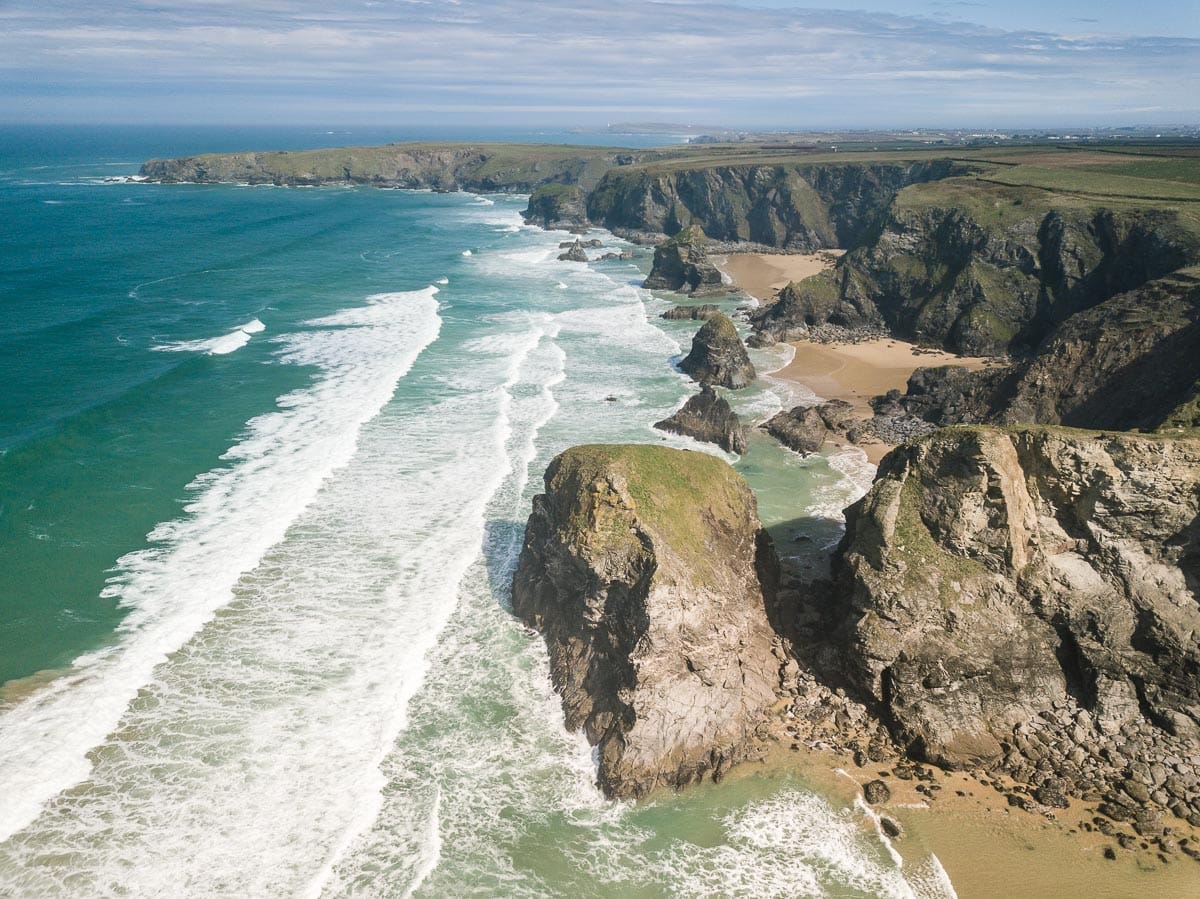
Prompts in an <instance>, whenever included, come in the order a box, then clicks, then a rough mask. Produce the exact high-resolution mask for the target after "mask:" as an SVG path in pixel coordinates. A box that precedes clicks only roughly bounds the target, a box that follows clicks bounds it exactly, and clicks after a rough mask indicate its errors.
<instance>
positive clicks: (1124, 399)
mask: <svg viewBox="0 0 1200 899" xmlns="http://www.w3.org/2000/svg"><path fill="white" fill-rule="evenodd" d="M1198 392H1200V269H1195V268H1192V269H1183V270H1180V271H1178V272H1175V273H1173V274H1171V275H1168V276H1166V277H1164V278H1159V279H1157V280H1154V281H1151V282H1149V283H1148V284H1146V285H1144V286H1142V287H1140V288H1138V289H1136V290H1132V291H1128V292H1126V293H1123V294H1119V295H1117V296H1115V297H1113V298H1111V299H1109V300H1107V301H1105V302H1103V303H1101V304H1100V305H1098V306H1095V307H1094V308H1092V309H1088V310H1086V311H1083V312H1080V313H1077V314H1075V315H1073V316H1071V317H1070V318H1068V319H1067V320H1066V321H1065V322H1063V323H1062V324H1060V325H1059V326H1058V327H1057V328H1056V329H1055V330H1054V331H1052V332H1051V334H1050V335H1049V336H1048V337H1047V338H1046V340H1045V341H1044V342H1043V343H1042V344H1041V345H1040V346H1039V347H1038V348H1037V350H1036V352H1035V353H1034V354H1033V355H1032V356H1031V357H1030V358H1028V359H1025V360H1022V361H1020V362H1018V363H1016V364H1015V365H1013V366H1011V367H1010V368H1001V369H992V370H986V371H978V372H968V371H966V370H964V369H962V368H960V367H955V366H947V367H942V368H934V369H918V370H917V371H916V372H915V373H914V374H913V376H912V377H911V378H910V379H909V383H908V392H907V394H906V395H905V396H904V397H903V398H901V400H900V402H901V403H902V404H903V406H904V407H905V409H907V410H908V412H909V413H911V414H913V415H918V416H920V417H921V418H923V419H925V420H927V421H930V422H933V423H935V424H938V425H949V424H960V423H974V422H995V423H1020V422H1029V423H1039V424H1063V425H1069V426H1072V427H1088V428H1121V429H1135V428H1136V429H1142V430H1153V429H1156V428H1160V427H1173V428H1190V427H1197V426H1200V408H1198V407H1197V404H1196V398H1197V395H1198Z"/></svg>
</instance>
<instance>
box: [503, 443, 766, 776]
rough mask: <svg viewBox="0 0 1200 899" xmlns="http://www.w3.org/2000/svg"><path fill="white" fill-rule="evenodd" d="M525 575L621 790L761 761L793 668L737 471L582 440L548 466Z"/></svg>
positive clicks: (708, 460) (556, 675)
mask: <svg viewBox="0 0 1200 899" xmlns="http://www.w3.org/2000/svg"><path fill="white" fill-rule="evenodd" d="M545 486H546V492H545V493H544V494H542V495H539V496H537V497H535V498H534V503H533V513H532V514H531V515H530V517H529V523H528V526H527V529H526V534H525V543H524V547H523V549H522V551H521V558H520V562H519V564H518V567H517V571H516V574H515V577H514V581H513V599H512V602H513V611H514V612H515V613H516V614H517V615H518V616H519V617H520V618H521V619H522V620H524V621H525V622H527V623H528V624H530V625H531V626H533V627H535V628H537V629H538V630H539V631H541V633H542V636H543V638H544V639H545V642H546V647H547V649H548V651H549V655H550V670H551V676H552V678H553V680H554V685H555V688H556V689H557V691H558V692H559V694H560V696H561V698H562V706H563V712H564V714H565V716H566V721H567V726H568V727H569V728H571V729H572V730H583V731H584V733H586V734H587V737H588V740H589V741H590V742H591V743H592V744H593V745H594V746H596V747H597V749H598V758H599V771H598V780H599V784H600V786H601V788H602V789H603V790H604V791H605V792H606V793H607V794H608V795H610V796H629V795H633V796H640V795H644V794H646V793H647V792H649V791H650V790H652V789H653V788H654V787H656V786H659V785H667V786H676V787H678V786H683V785H685V784H688V783H691V782H693V781H696V780H699V779H700V778H702V777H704V776H705V775H706V774H711V775H712V776H720V775H721V774H723V773H724V771H725V770H726V769H727V768H728V767H729V766H730V765H732V764H733V763H735V762H737V761H739V760H740V759H743V758H745V757H747V755H749V754H751V753H753V752H754V744H755V736H756V733H757V732H758V730H759V728H760V726H761V724H762V722H763V720H764V716H765V710H766V709H767V708H768V707H769V706H770V705H771V704H772V703H773V702H774V701H775V699H776V692H777V690H778V688H779V681H780V671H781V669H782V664H783V659H782V651H781V649H780V645H779V639H778V637H777V636H776V629H775V626H774V625H773V624H772V619H774V618H775V617H776V605H775V604H776V589H777V583H778V562H777V559H776V556H775V551H774V547H773V546H772V544H771V540H770V538H769V537H768V536H767V533H766V531H765V530H764V529H763V527H762V525H761V524H760V523H759V520H758V515H757V511H756V504H755V500H754V495H753V493H751V492H750V488H749V487H748V486H747V484H746V482H745V481H744V480H743V479H742V478H741V476H740V475H738V474H737V473H736V472H734V471H733V469H731V468H730V467H729V466H728V465H727V464H726V463H725V462H723V461H721V460H720V459H717V458H715V457H713V456H709V455H706V454H703V453H695V452H688V451H684V450H675V449H669V448H666V447H658V446H580V447H574V448H572V449H569V450H567V451H566V452H564V453H562V454H561V455H559V456H558V457H557V458H555V459H554V461H553V462H552V463H551V464H550V467H549V468H548V469H547V470H546V475H545Z"/></svg>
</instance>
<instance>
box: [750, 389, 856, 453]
mask: <svg viewBox="0 0 1200 899" xmlns="http://www.w3.org/2000/svg"><path fill="white" fill-rule="evenodd" d="M859 424H860V422H859V420H858V418H857V417H855V414H854V407H853V406H851V405H850V404H849V403H847V402H845V401H844V400H829V401H828V402H824V403H821V404H819V405H817V406H796V407H795V408H793V409H790V410H788V411H787V412H780V413H778V414H777V415H775V416H773V417H772V418H771V419H769V420H768V421H767V423H766V424H764V425H763V427H764V428H765V429H766V431H767V433H768V434H770V435H771V436H772V437H774V438H775V439H776V440H778V441H779V442H780V443H782V444H783V445H784V446H786V447H787V448H788V449H791V450H795V451H796V452H798V453H805V454H807V453H815V452H818V451H819V450H820V449H821V447H822V446H823V445H824V444H825V441H826V440H834V439H847V436H848V431H849V430H850V429H851V428H855V427H857V426H858V425H859Z"/></svg>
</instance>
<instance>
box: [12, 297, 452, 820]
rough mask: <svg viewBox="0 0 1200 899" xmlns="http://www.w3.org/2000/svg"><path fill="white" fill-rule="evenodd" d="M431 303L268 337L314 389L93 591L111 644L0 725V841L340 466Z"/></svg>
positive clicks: (427, 321) (271, 418)
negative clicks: (120, 614)
mask: <svg viewBox="0 0 1200 899" xmlns="http://www.w3.org/2000/svg"><path fill="white" fill-rule="evenodd" d="M435 292H436V288H434V287H430V288H427V289H426V290H422V291H417V292H413V293H399V294H380V295H377V296H373V297H370V298H369V300H368V304H367V305H366V306H363V307H360V308H356V309H349V310H345V311H343V312H342V313H338V314H335V315H333V316H328V317H326V318H323V319H318V320H316V321H314V322H311V323H310V325H311V326H312V327H311V329H310V330H307V331H303V332H299V333H296V334H292V335H288V336H286V337H282V338H279V343H280V347H281V355H282V357H283V358H284V359H285V361H295V362H304V363H308V364H313V365H317V366H319V368H320V374H319V375H318V376H317V377H316V379H315V380H314V383H313V384H312V386H311V387H309V388H307V389H304V390H299V391H296V392H294V393H291V394H288V395H286V396H284V397H281V398H280V400H279V406H280V409H279V411H277V412H272V413H268V414H266V415H262V416H259V417H258V418H255V419H253V420H251V421H250V422H249V423H248V424H247V427H246V432H245V436H244V438H243V439H242V440H241V442H240V443H238V444H237V445H236V446H234V447H232V448H231V449H230V450H229V451H228V452H227V453H226V454H225V456H224V459H225V462H226V463H227V464H225V465H224V466H222V467H220V468H217V469H214V470H212V471H210V472H208V473H207V474H205V475H202V476H200V477H198V478H197V479H196V481H195V482H194V483H193V485H192V499H191V501H190V503H189V505H188V506H187V507H186V509H185V513H186V514H185V515H184V516H183V517H181V518H179V519H176V520H173V521H168V522H164V523H163V524H161V525H159V526H158V527H156V528H155V529H154V530H153V531H152V532H151V534H150V535H149V539H150V541H151V543H152V546H151V548H149V549H147V550H144V551H140V552H135V553H130V554H129V555H126V556H125V557H123V558H122V559H121V560H120V561H119V563H118V566H117V573H116V574H115V575H114V576H113V578H112V580H111V581H110V583H109V586H108V587H107V588H106V589H105V591H104V592H105V595H107V596H111V597H115V598H117V599H118V600H119V602H120V604H121V605H122V606H124V607H126V608H127V609H128V610H129V611H128V614H127V616H126V618H125V619H124V621H123V623H122V626H121V628H120V632H119V641H118V642H117V644H116V645H115V646H114V647H112V648H109V649H106V650H101V651H98V652H94V653H91V654H88V655H86V656H83V657H81V658H80V659H78V660H77V661H76V663H75V666H74V671H73V673H72V674H71V675H69V676H66V677H63V678H60V679H59V680H57V681H55V682H53V683H52V684H51V685H50V686H48V687H47V688H46V689H44V690H42V691H39V692H37V693H35V694H33V695H32V696H30V697H29V698H28V699H26V700H25V701H24V702H22V703H21V704H20V705H18V706H16V707H14V708H13V709H11V710H9V711H7V712H6V713H5V715H4V716H3V717H0V782H2V783H4V784H5V802H4V803H3V805H2V806H0V839H4V838H6V837H9V836H10V835H12V834H14V833H15V832H16V831H18V830H20V829H21V828H23V827H25V826H26V825H28V824H29V823H30V822H31V821H33V819H34V818H35V817H36V816H37V814H38V812H39V810H41V809H42V807H43V805H44V803H45V802H46V801H47V800H48V799H50V798H51V797H52V796H54V795H55V794H57V793H59V792H60V791H62V790H64V789H66V788H67V787H69V786H71V785H72V784H75V783H78V782H80V781H81V780H84V779H85V778H87V777H88V775H89V772H90V771H91V770H92V766H93V762H94V760H95V758H96V757H95V756H92V757H89V756H88V755H86V753H87V752H88V750H89V749H91V748H92V747H95V746H97V745H98V744H100V743H101V741H102V740H103V738H104V737H105V735H106V734H108V733H110V732H111V731H112V730H113V728H114V727H115V726H116V725H117V723H118V721H120V720H121V717H122V713H123V712H125V710H126V709H127V707H129V704H130V702H131V700H132V699H133V698H134V697H135V695H137V693H138V691H139V690H140V689H142V688H144V687H145V685H146V684H147V683H149V682H150V681H151V680H152V679H153V678H154V677H155V669H156V666H159V665H160V664H162V663H163V662H164V661H165V660H166V659H167V657H168V655H169V654H170V653H173V652H175V651H176V650H178V649H179V647H181V646H182V645H184V643H185V642H186V641H187V640H188V638H189V637H191V636H192V635H194V634H196V632H197V631H198V630H200V628H202V627H203V626H204V625H205V623H206V622H207V621H209V620H210V619H211V618H212V616H213V614H214V613H215V612H216V611H217V610H218V609H220V608H221V607H222V606H225V605H227V604H228V603H229V602H230V601H231V600H232V599H233V597H234V587H235V585H236V584H237V582H238V579H239V578H240V577H241V576H242V575H243V574H244V573H245V572H248V571H250V570H252V569H254V568H255V566H257V565H258V564H259V563H260V561H261V560H262V559H263V557H264V555H265V554H266V553H267V552H268V551H269V550H270V548H271V547H272V546H274V545H275V544H277V543H279V541H280V540H281V539H282V538H283V536H284V535H285V533H286V532H287V529H288V527H289V525H290V524H291V523H292V522H293V521H294V520H295V519H296V518H297V517H298V516H299V515H300V514H301V513H302V512H303V510H304V509H305V507H307V506H308V505H309V503H311V502H312V500H313V498H314V497H315V496H316V495H317V492H318V490H319V488H320V486H321V484H322V482H323V481H325V479H326V478H328V476H329V475H330V474H331V473H332V472H333V471H335V470H337V469H338V468H340V467H341V466H342V465H344V464H345V463H346V462H347V461H348V460H349V459H350V458H351V456H352V455H353V453H354V450H355V446H356V443H357V440H358V434H359V430H360V428H361V427H362V426H363V424H364V423H365V422H367V421H369V420H370V419H371V418H372V417H374V416H375V415H376V414H377V413H378V412H379V410H380V409H381V408H382V406H383V405H384V403H386V402H387V400H388V398H389V397H390V396H391V394H392V392H393V391H394V389H395V386H396V384H397V382H398V381H399V379H400V378H401V377H403V375H404V374H405V373H406V372H407V371H408V370H409V369H410V368H411V366H412V364H413V362H414V361H415V359H416V358H417V356H418V355H419V354H420V353H421V351H422V350H423V349H424V348H425V347H426V346H428V345H429V343H430V342H432V341H433V340H434V339H435V338H436V336H437V334H438V330H439V328H440V319H439V317H438V315H437V301H436V300H435V299H434V296H433V295H434V293H435Z"/></svg>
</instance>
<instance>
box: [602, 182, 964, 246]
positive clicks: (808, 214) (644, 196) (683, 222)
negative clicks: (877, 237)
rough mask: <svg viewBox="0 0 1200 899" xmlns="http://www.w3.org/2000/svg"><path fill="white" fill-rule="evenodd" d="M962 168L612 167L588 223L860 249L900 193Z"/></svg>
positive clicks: (775, 243)
mask: <svg viewBox="0 0 1200 899" xmlns="http://www.w3.org/2000/svg"><path fill="white" fill-rule="evenodd" d="M962 170H964V167H962V166H959V165H957V164H956V163H954V162H952V161H951V160H948V159H935V160H928V161H925V162H911V163H901V162H898V163H862V164H855V163H845V164H839V163H830V164H813V165H803V164H793V165H725V166H710V167H699V168H690V169H689V168H679V169H674V170H672V169H667V170H656V169H655V168H653V167H636V168H630V169H614V170H611V171H609V172H608V173H607V174H606V175H605V176H604V177H603V178H602V179H601V180H600V182H599V183H598V184H597V185H596V188H595V189H594V190H593V191H592V192H591V194H590V195H589V196H588V217H589V218H590V219H591V220H592V221H593V222H597V223H599V224H602V225H604V226H605V227H606V228H613V229H625V230H632V231H639V232H643V233H650V234H675V233H676V232H678V231H680V230H681V229H683V228H687V227H689V226H691V225H699V226H700V227H702V228H703V229H704V233H705V234H707V235H708V236H709V237H710V238H712V239H714V240H721V241H730V242H734V241H749V242H752V243H759V244H764V245H766V246H773V247H786V248H789V249H794V250H800V251H813V250H818V249H824V248H828V247H846V246H854V245H856V244H858V243H859V242H860V241H861V240H862V238H863V236H864V235H865V234H866V233H867V232H868V231H869V230H870V228H871V227H872V226H873V225H874V224H875V222H876V220H877V219H878V218H879V216H880V215H882V213H883V211H884V210H885V209H886V208H887V206H888V204H889V203H890V202H891V200H892V198H893V197H894V196H895V195H896V193H897V191H899V190H901V189H902V188H904V187H905V186H907V185H909V184H915V183H918V182H922V181H931V180H935V179H939V178H945V177H948V176H949V175H950V174H952V173H954V172H957V171H962Z"/></svg>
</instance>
